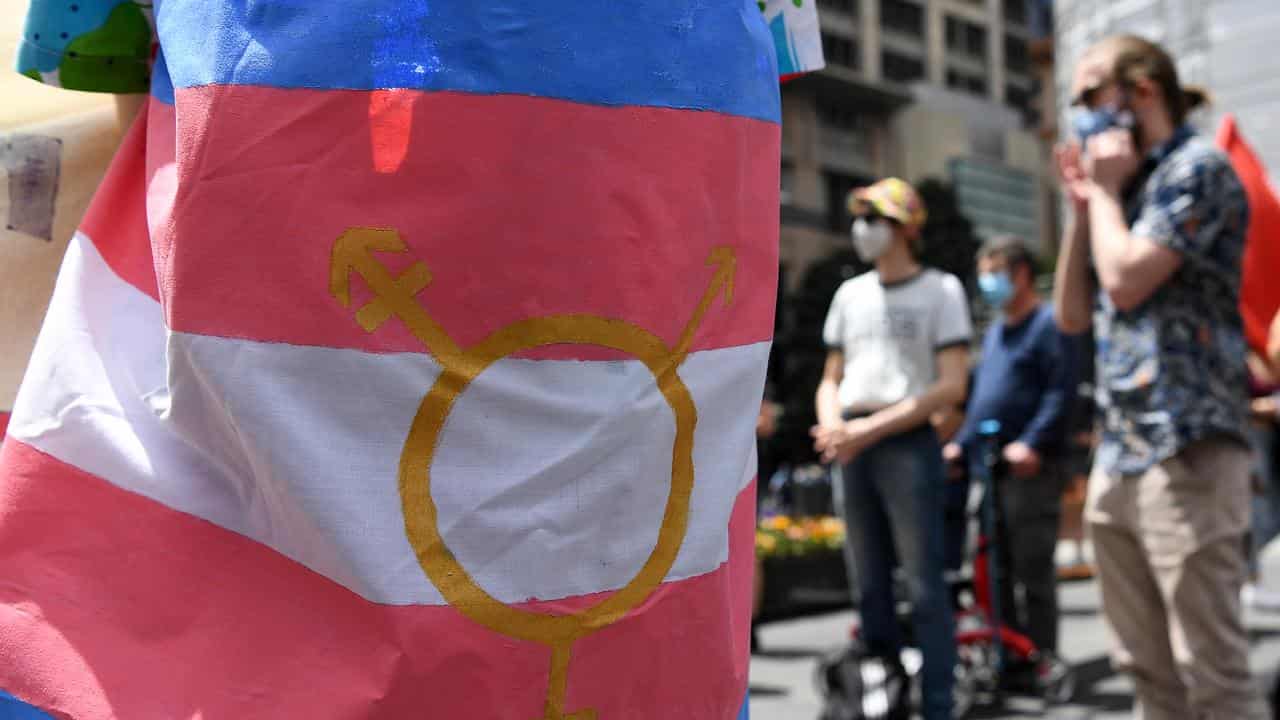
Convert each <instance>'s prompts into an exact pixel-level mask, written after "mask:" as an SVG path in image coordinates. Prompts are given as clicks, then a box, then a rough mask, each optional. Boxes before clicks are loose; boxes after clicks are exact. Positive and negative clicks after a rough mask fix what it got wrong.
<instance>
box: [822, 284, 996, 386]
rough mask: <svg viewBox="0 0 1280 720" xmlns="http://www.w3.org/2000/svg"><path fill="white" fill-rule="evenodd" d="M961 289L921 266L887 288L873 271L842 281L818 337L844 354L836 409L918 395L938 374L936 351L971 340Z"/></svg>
mask: <svg viewBox="0 0 1280 720" xmlns="http://www.w3.org/2000/svg"><path fill="white" fill-rule="evenodd" d="M971 334H972V326H971V325H970V321H969V303H968V299H967V298H966V297H965V293H964V286H963V285H961V283H960V281H959V280H958V279H956V277H955V276H954V275H950V274H948V273H944V272H939V271H937V270H933V269H925V270H922V271H921V272H920V273H918V274H916V275H914V276H912V277H910V278H908V279H906V280H902V281H900V282H896V283H891V284H888V285H885V284H884V283H882V282H881V281H880V274H879V273H878V272H876V271H874V270H873V271H871V272H868V273H864V274H862V275H859V276H857V277H855V278H852V279H850V280H846V281H845V283H844V284H843V285H841V286H840V289H839V290H837V291H836V295H835V298H833V299H832V301H831V310H830V312H828V313H827V322H826V326H825V327H824V329H823V340H824V341H825V342H826V344H827V347H829V348H830V349H832V350H839V351H841V352H843V353H844V380H842V381H841V382H840V392H839V397H840V407H841V408H842V409H844V410H859V411H871V410H878V409H880V408H884V407H888V406H889V405H893V404H894V403H897V402H900V401H902V400H906V399H907V398H910V397H914V396H917V395H920V394H923V393H924V392H925V391H926V390H927V389H928V388H929V386H930V385H932V384H933V383H934V382H935V381H936V380H937V377H938V368H937V362H936V356H937V353H938V351H939V350H943V349H945V348H948V347H953V346H956V345H968V344H969V341H970V335H971Z"/></svg>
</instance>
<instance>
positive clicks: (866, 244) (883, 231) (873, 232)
mask: <svg viewBox="0 0 1280 720" xmlns="http://www.w3.org/2000/svg"><path fill="white" fill-rule="evenodd" d="M852 233H853V249H854V250H855V251H857V253H858V257H859V258H860V259H861V260H862V262H865V263H873V262H875V261H877V260H879V259H880V256H881V255H884V253H885V251H886V250H888V249H889V243H891V242H893V231H892V230H890V229H889V221H887V220H884V219H879V220H876V221H875V222H867V221H866V219H864V218H858V219H857V220H854V221H853V230H852Z"/></svg>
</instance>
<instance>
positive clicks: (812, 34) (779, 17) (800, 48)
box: [759, 0, 826, 81]
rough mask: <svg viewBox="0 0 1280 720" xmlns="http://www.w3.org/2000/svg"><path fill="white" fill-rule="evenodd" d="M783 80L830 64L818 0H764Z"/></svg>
mask: <svg viewBox="0 0 1280 720" xmlns="http://www.w3.org/2000/svg"><path fill="white" fill-rule="evenodd" d="M759 5H760V11H761V12H763V13H764V17H765V22H767V23H768V24H769V33H770V34H771V35H772V36H773V44H774V48H775V52H776V53H777V55H778V72H779V73H781V74H782V79H783V81H786V80H789V79H791V78H794V77H796V76H798V75H803V74H805V73H810V72H814V71H816V70H821V69H822V68H824V67H826V62H825V61H824V59H823V57H822V33H821V32H820V31H819V29H818V8H817V5H816V4H815V0H760V2H759Z"/></svg>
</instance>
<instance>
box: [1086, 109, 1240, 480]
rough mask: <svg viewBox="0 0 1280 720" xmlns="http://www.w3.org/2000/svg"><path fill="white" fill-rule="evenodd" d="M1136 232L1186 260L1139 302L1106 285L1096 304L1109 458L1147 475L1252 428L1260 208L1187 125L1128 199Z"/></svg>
mask: <svg viewBox="0 0 1280 720" xmlns="http://www.w3.org/2000/svg"><path fill="white" fill-rule="evenodd" d="M1125 210H1126V213H1127V214H1128V219H1129V223H1130V232H1131V233H1132V234H1133V235H1135V236H1139V237H1145V238H1148V239H1150V240H1153V241H1155V242H1157V243H1159V244H1161V245H1163V246H1165V247H1168V248H1171V249H1173V250H1176V251H1178V252H1179V253H1181V254H1182V257H1183V263H1182V265H1181V266H1180V267H1179V268H1178V270H1177V271H1176V272H1175V273H1174V275H1173V276H1172V277H1171V278H1169V280H1168V281H1166V282H1165V283H1164V285H1162V286H1161V287H1160V288H1158V289H1157V290H1156V291H1155V293H1154V294H1153V295H1152V296H1151V297H1150V298H1148V299H1147V300H1146V301H1145V302H1144V303H1142V304H1141V305H1140V306H1138V307H1137V308H1134V309H1133V310H1130V311H1128V312H1125V311H1121V310H1118V309H1117V308H1116V307H1115V305H1114V304H1113V303H1112V302H1111V299H1110V298H1109V297H1108V296H1107V295H1106V293H1104V292H1099V293H1098V296H1097V301H1096V303H1095V308H1094V331H1095V336H1096V338H1097V342H1096V346H1097V369H1098V373H1097V375H1098V377H1097V380H1098V382H1097V386H1098V408H1099V411H1100V413H1101V414H1102V441H1101V444H1100V446H1099V448H1098V457H1097V460H1098V462H1100V463H1101V467H1102V468H1103V469H1104V470H1106V471H1107V472H1110V473H1114V474H1118V475H1139V474H1142V473H1143V472H1146V471H1147V470H1148V469H1150V468H1151V466H1153V465H1155V464H1156V463H1159V462H1161V461H1163V460H1166V459H1168V458H1170V457H1173V456H1174V455H1177V454H1178V453H1179V452H1181V451H1182V450H1183V449H1184V448H1186V447H1187V446H1188V445H1190V444H1191V443H1194V442H1196V441H1197V440H1201V439H1205V438H1211V437H1225V438H1231V439H1239V440H1240V441H1241V442H1243V438H1244V437H1245V434H1244V433H1245V424H1246V422H1247V420H1246V415H1245V411H1246V407H1247V392H1248V375H1247V371H1246V369H1245V353H1246V351H1247V347H1246V343H1245V337H1244V328H1243V325H1242V322H1241V319H1240V311H1239V300H1240V263H1241V258H1242V257H1243V255H1244V239H1245V230H1246V228H1247V226H1248V219H1249V206H1248V201H1247V199H1246V197H1245V192H1244V187H1243V186H1242V185H1241V183H1240V180H1239V178H1237V177H1236V174H1235V171H1234V170H1232V168H1231V163H1230V162H1229V161H1228V160H1227V157H1226V156H1225V155H1224V154H1222V153H1221V152H1219V151H1218V150H1216V149H1215V148H1213V147H1212V146H1210V145H1209V144H1208V143H1207V142H1205V141H1204V140H1202V139H1201V138H1199V137H1197V136H1196V135H1195V133H1194V132H1193V131H1192V130H1191V129H1190V128H1189V127H1185V126H1184V127H1183V128H1181V129H1180V130H1178V132H1177V133H1176V134H1175V135H1174V137H1173V138H1171V139H1170V140H1169V141H1168V142H1166V143H1165V144H1164V145H1162V146H1161V147H1159V148H1157V149H1156V150H1154V151H1153V152H1152V153H1151V154H1150V155H1149V156H1148V158H1147V160H1146V162H1145V164H1144V165H1143V168H1142V171H1141V173H1140V174H1139V177H1138V178H1137V179H1136V180H1135V182H1134V183H1133V184H1132V185H1131V188H1130V192H1129V193H1128V194H1127V195H1126V198H1125Z"/></svg>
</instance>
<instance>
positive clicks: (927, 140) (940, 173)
mask: <svg viewBox="0 0 1280 720" xmlns="http://www.w3.org/2000/svg"><path fill="white" fill-rule="evenodd" d="M892 132H893V135H894V140H895V141H894V143H893V145H894V150H895V151H896V154H897V158H896V162H895V163H893V165H894V167H895V171H896V172H897V174H899V175H901V176H902V177H903V179H904V180H907V181H909V182H918V181H919V180H922V179H924V178H926V177H937V178H946V177H947V161H948V160H950V159H951V158H953V157H963V156H967V155H969V154H970V150H969V125H968V121H967V120H966V119H965V117H964V115H962V114H960V113H952V112H945V111H938V110H931V109H927V108H925V107H922V106H912V107H908V108H907V109H905V110H903V111H901V112H899V113H898V115H897V116H896V117H895V118H894V120H893V125H892Z"/></svg>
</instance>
